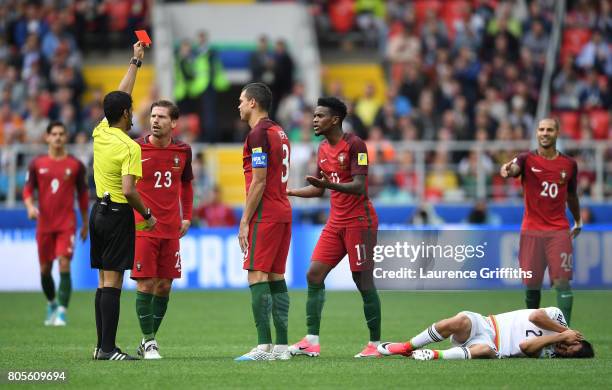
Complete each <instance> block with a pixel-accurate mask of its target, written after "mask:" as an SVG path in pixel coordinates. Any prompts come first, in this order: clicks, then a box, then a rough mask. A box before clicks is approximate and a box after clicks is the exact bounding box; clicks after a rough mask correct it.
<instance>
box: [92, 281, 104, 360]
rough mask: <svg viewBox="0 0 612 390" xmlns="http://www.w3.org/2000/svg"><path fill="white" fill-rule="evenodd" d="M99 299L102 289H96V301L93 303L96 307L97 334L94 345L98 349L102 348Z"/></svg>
mask: <svg viewBox="0 0 612 390" xmlns="http://www.w3.org/2000/svg"><path fill="white" fill-rule="evenodd" d="M101 298H102V289H101V288H98V289H96V300H95V301H94V302H95V307H96V333H97V334H98V342H97V344H96V347H97V348H100V347H101V346H102V308H101V306H100V300H101Z"/></svg>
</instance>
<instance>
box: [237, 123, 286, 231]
mask: <svg viewBox="0 0 612 390" xmlns="http://www.w3.org/2000/svg"><path fill="white" fill-rule="evenodd" d="M290 157H291V146H290V145H289V138H288V137H287V135H286V134H285V132H284V131H283V129H282V128H281V127H280V126H279V125H278V124H276V123H275V122H273V121H271V120H270V119H267V118H264V119H261V120H260V121H259V122H257V124H256V125H255V126H254V127H253V129H252V130H251V131H250V132H249V134H248V135H247V137H246V140H245V141H244V148H243V151H242V168H243V170H244V182H245V183H244V184H245V185H246V194H247V195H248V194H249V188H250V187H251V182H252V181H253V168H266V169H267V173H266V187H265V189H264V193H263V196H262V198H261V202H260V203H259V205H258V207H257V210H256V211H255V214H253V218H254V219H255V221H258V222H279V223H286V222H291V204H290V203H289V199H288V198H287V180H288V179H289V164H290Z"/></svg>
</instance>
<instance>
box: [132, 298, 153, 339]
mask: <svg viewBox="0 0 612 390" xmlns="http://www.w3.org/2000/svg"><path fill="white" fill-rule="evenodd" d="M152 300H153V294H149V293H145V292H142V291H136V314H137V315H138V322H139V323H140V330H141V331H142V335H143V337H144V338H145V340H151V339H154V338H155V331H154V330H153V305H152V304H151V303H152Z"/></svg>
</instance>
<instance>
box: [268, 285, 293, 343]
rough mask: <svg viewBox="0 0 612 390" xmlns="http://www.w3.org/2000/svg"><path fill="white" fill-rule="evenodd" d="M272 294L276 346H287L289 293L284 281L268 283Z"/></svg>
mask: <svg viewBox="0 0 612 390" xmlns="http://www.w3.org/2000/svg"><path fill="white" fill-rule="evenodd" d="M270 293H271V294H272V320H273V321H274V328H275V329H276V344H277V345H287V344H288V343H289V341H288V338H287V328H288V327H289V293H288V292H287V283H285V280H284V279H283V280H275V281H272V282H270Z"/></svg>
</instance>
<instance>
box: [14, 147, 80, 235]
mask: <svg viewBox="0 0 612 390" xmlns="http://www.w3.org/2000/svg"><path fill="white" fill-rule="evenodd" d="M35 190H37V191H38V210H39V212H40V215H39V216H38V224H37V230H38V232H39V233H49V232H58V231H63V230H74V229H75V228H76V215H75V213H74V193H75V191H76V192H78V196H79V197H78V200H79V208H80V209H81V210H83V209H85V210H86V209H87V202H88V194H87V183H86V181H85V166H84V165H83V163H82V162H80V161H79V160H77V159H76V158H75V157H73V156H70V155H68V156H66V157H64V158H60V159H54V158H51V157H49V156H48V155H43V156H38V157H36V158H35V159H34V160H32V162H31V163H30V166H29V167H28V173H27V176H26V184H25V187H24V188H23V198H24V199H26V198H29V197H32V196H33V194H34V191H35Z"/></svg>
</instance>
